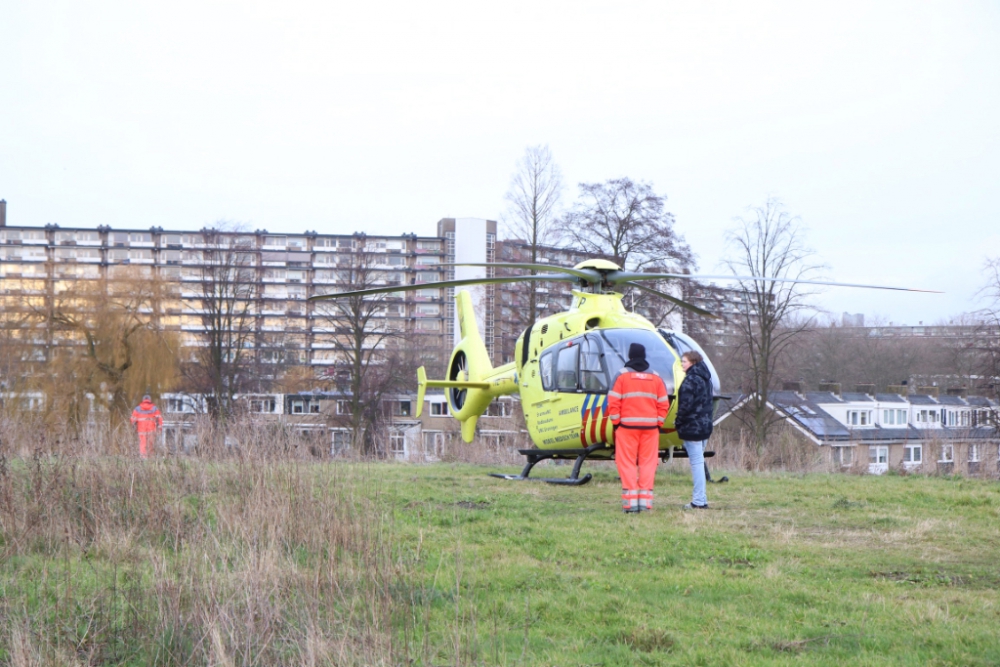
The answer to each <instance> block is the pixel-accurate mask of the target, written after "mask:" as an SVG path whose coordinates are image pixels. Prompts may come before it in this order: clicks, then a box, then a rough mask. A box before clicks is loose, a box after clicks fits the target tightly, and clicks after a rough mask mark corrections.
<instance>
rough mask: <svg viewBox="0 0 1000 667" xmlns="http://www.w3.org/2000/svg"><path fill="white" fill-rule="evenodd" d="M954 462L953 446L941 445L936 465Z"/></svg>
mask: <svg viewBox="0 0 1000 667" xmlns="http://www.w3.org/2000/svg"><path fill="white" fill-rule="evenodd" d="M954 462H955V446H954V445H941V455H940V457H939V458H938V463H954Z"/></svg>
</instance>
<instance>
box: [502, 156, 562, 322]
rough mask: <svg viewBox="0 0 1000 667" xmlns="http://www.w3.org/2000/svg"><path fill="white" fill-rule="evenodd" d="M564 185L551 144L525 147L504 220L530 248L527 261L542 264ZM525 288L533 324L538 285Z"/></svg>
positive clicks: (509, 229)
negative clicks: (541, 249) (542, 251)
mask: <svg viewBox="0 0 1000 667" xmlns="http://www.w3.org/2000/svg"><path fill="white" fill-rule="evenodd" d="M562 188H563V184H562V174H561V173H560V171H559V167H558V165H556V163H555V161H554V160H553V158H552V152H551V151H550V150H549V147H548V146H530V147H528V148H527V149H525V151H524V155H523V156H522V157H521V159H520V160H518V161H517V167H516V169H515V171H514V175H513V176H512V177H511V181H510V188H509V189H508V190H507V194H506V195H505V199H506V200H507V202H508V209H507V215H506V216H504V223H505V224H506V226H507V229H508V233H509V234H510V235H511V236H513V237H515V238H519V239H521V240H523V241H524V242H525V244H526V247H527V250H528V253H527V254H528V257H526V260H527V261H529V262H530V263H532V264H537V263H538V259H539V248H540V247H541V246H543V245H547V244H549V242H550V241H551V240H552V236H553V231H554V229H553V228H554V225H555V222H556V208H557V207H558V205H559V198H560V197H561V195H562ZM531 273H532V274H534V273H535V271H533V270H532V271H531ZM523 289H527V290H528V295H529V296H528V312H527V313H526V315H527V317H526V318H525V320H526V322H525V326H531V325H532V324H534V322H535V319H536V318H537V313H538V310H537V307H536V303H537V296H536V293H535V286H534V285H533V284H531V283H526V284H525V285H524V286H523Z"/></svg>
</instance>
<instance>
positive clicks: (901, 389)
mask: <svg viewBox="0 0 1000 667" xmlns="http://www.w3.org/2000/svg"><path fill="white" fill-rule="evenodd" d="M885 390H886V391H887V392H888V393H890V394H899V395H900V396H906V395H907V394H908V393H909V392H908V391H907V389H906V385H905V384H890V385H888V386H887V387H886V388H885Z"/></svg>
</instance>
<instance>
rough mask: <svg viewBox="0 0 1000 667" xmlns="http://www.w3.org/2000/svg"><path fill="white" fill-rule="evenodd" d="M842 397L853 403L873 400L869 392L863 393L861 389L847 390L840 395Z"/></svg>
mask: <svg viewBox="0 0 1000 667" xmlns="http://www.w3.org/2000/svg"><path fill="white" fill-rule="evenodd" d="M840 397H841V398H842V399H844V400H845V401H851V402H852V403H859V402H865V401H867V402H872V401H873V399H872V397H871V396H869V395H868V394H863V393H861V392H859V391H845V392H844V393H842V394H841V395H840Z"/></svg>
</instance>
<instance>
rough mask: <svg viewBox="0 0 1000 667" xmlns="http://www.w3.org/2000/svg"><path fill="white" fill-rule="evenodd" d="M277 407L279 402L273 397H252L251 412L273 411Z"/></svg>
mask: <svg viewBox="0 0 1000 667" xmlns="http://www.w3.org/2000/svg"><path fill="white" fill-rule="evenodd" d="M276 407H277V402H276V401H275V400H274V398H273V397H268V398H252V399H250V412H265V413H272V412H274V411H275V408H276Z"/></svg>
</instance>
